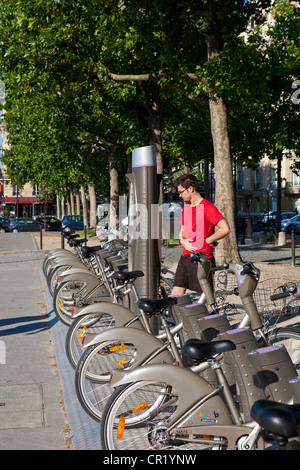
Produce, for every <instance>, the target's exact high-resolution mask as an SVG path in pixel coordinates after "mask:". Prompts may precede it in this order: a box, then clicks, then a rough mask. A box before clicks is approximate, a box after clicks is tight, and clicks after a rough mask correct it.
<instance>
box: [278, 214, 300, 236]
mask: <svg viewBox="0 0 300 470" xmlns="http://www.w3.org/2000/svg"><path fill="white" fill-rule="evenodd" d="M293 230H294V231H295V233H299V232H300V215H295V216H294V217H291V218H290V219H285V220H283V221H282V222H281V231H282V232H287V233H291V232H292V231H293Z"/></svg>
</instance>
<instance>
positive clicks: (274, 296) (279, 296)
mask: <svg viewBox="0 0 300 470" xmlns="http://www.w3.org/2000/svg"><path fill="white" fill-rule="evenodd" d="M296 292H297V287H296V286H289V287H288V288H287V291H285V292H279V293H278V294H272V295H270V300H272V301H274V300H280V299H285V298H286V297H290V296H291V295H294V294H296Z"/></svg>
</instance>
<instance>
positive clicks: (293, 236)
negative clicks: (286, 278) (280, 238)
mask: <svg viewBox="0 0 300 470" xmlns="http://www.w3.org/2000/svg"><path fill="white" fill-rule="evenodd" d="M291 248H292V266H295V231H294V230H292V247H291Z"/></svg>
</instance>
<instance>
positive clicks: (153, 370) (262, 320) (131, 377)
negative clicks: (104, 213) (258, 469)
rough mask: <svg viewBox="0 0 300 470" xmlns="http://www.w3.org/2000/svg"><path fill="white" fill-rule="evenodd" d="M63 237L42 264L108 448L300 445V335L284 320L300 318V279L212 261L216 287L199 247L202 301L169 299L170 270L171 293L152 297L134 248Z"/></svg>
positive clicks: (88, 406) (166, 280)
mask: <svg viewBox="0 0 300 470" xmlns="http://www.w3.org/2000/svg"><path fill="white" fill-rule="evenodd" d="M62 236H64V237H65V239H66V240H67V242H68V244H69V246H70V247H71V250H68V249H57V250H52V251H49V252H47V253H46V256H45V260H44V263H43V270H44V274H45V276H46V279H47V283H48V287H49V291H50V293H51V295H52V296H53V308H54V311H55V314H56V316H57V317H58V318H59V320H60V321H61V322H63V323H64V324H65V325H68V331H67V334H66V341H65V347H66V354H67V357H68V359H69V361H70V364H71V365H72V367H73V368H74V370H75V373H74V378H75V389H76V394H77V397H78V399H79V401H80V403H81V405H82V406H83V408H84V409H85V411H86V412H87V413H88V414H89V415H90V416H91V417H92V418H93V419H94V420H96V421H98V422H99V433H100V440H101V448H102V449H103V450H123V451H124V450H138V449H141V450H150V451H155V450H202V449H207V448H210V449H238V450H250V449H263V448H265V446H270V445H272V446H275V445H276V446H277V448H285V449H293V448H299V444H300V442H299V435H300V432H299V431H300V404H299V403H300V372H299V369H300V330H299V329H298V328H297V326H296V324H294V326H292V327H291V326H281V321H282V320H284V319H285V318H287V317H289V318H290V319H292V320H293V319H294V320H295V322H298V319H297V315H298V309H299V299H298V297H297V296H299V295H300V294H299V293H298V292H297V283H295V282H291V281H287V280H283V279H270V280H268V281H259V274H260V273H259V270H258V269H257V267H255V266H254V265H253V264H252V263H246V264H245V265H244V266H241V265H234V264H226V263H224V265H222V266H218V267H217V268H212V269H213V271H215V272H214V279H215V282H214V288H212V287H211V285H210V283H209V282H207V277H208V274H209V272H210V270H211V268H210V263H209V259H207V258H206V257H205V255H203V254H202V253H197V254H194V255H193V256H191V257H190V261H191V262H197V263H199V266H198V278H199V282H200V285H201V287H202V291H203V294H202V295H201V296H199V298H198V299H196V300H194V301H192V297H191V296H190V295H183V296H179V297H175V298H174V297H168V293H169V292H170V290H169V287H171V280H170V274H171V273H170V271H169V270H168V269H167V268H165V267H164V266H163V268H162V274H161V288H160V298H158V299H144V298H140V297H139V293H138V289H137V288H136V285H135V281H136V279H138V278H139V277H141V276H143V275H144V273H143V272H141V271H128V259H127V250H128V248H127V246H126V245H125V244H123V243H121V242H120V241H117V240H112V241H111V242H105V243H103V244H101V245H99V246H96V247H89V246H86V240H84V239H79V238H78V236H77V235H76V234H74V233H64V232H63V234H62ZM228 296H231V297H230V299H231V300H232V298H233V297H234V298H236V302H235V304H233V303H232V301H231V302H230V303H229V302H227V301H226V297H227V298H228ZM207 303H208V304H210V306H211V310H210V311H208V310H207V307H206V304H207ZM133 304H135V305H136V306H137V307H138V309H136V308H131V307H133ZM136 312H138V313H136ZM153 317H156V318H157V319H158V320H157V321H156V322H155V324H156V325H157V324H158V325H159V327H158V331H153V328H152V326H153V323H152V320H151V319H152V318H153Z"/></svg>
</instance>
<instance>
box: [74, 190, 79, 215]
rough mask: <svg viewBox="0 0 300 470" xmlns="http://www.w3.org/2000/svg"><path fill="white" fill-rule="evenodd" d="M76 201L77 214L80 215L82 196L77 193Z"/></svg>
mask: <svg viewBox="0 0 300 470" xmlns="http://www.w3.org/2000/svg"><path fill="white" fill-rule="evenodd" d="M75 199H76V214H78V215H80V194H79V193H78V192H76V195H75Z"/></svg>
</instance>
